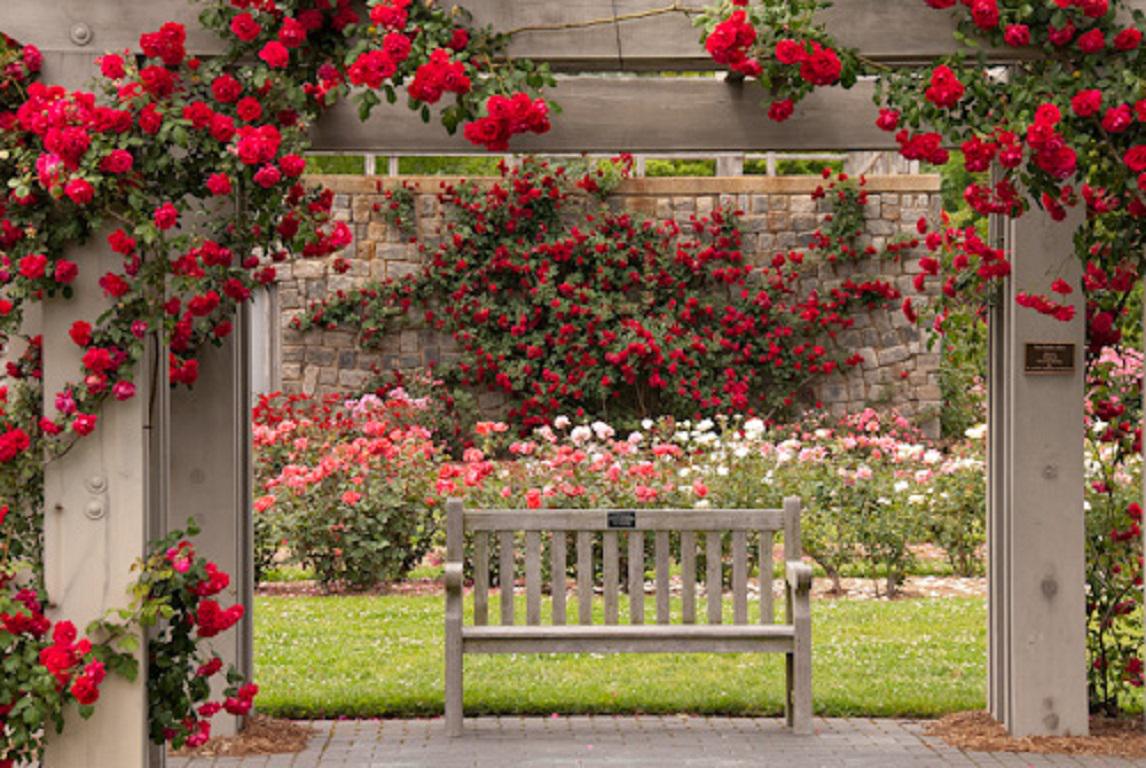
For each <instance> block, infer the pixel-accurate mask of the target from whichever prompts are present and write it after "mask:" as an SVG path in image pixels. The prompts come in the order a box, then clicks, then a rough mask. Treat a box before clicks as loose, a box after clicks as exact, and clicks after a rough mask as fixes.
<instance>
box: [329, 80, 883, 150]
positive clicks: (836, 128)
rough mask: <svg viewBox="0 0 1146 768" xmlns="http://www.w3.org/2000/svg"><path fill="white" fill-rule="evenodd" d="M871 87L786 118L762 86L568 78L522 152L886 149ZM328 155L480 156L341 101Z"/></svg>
mask: <svg viewBox="0 0 1146 768" xmlns="http://www.w3.org/2000/svg"><path fill="white" fill-rule="evenodd" d="M872 93H873V87H872V85H871V84H870V83H859V84H857V85H856V87H855V88H853V89H851V90H848V91H845V90H843V89H840V88H832V89H829V90H827V91H820V92H818V93H814V94H812V96H810V97H809V98H807V99H806V100H804V101H803V102H801V103H800V105H799V106H798V107H797V109H796V113H795V115H793V116H792V117H791V118H790V119H789V120H788V121H786V122H784V123H776V122H774V121H772V120H770V119H769V118H768V114H767V110H766V109H763V108H761V102H762V100H763V99H764V97H765V94H764V92H763V91H762V90H761V89H760V88H759V87H757V86H756V85H755V84H753V83H739V84H737V83H729V82H726V81H724V80H717V79H715V78H648V77H631V76H630V77H594V76H582V77H566V78H562V79H561V81H560V83H559V84H558V87H557V88H555V89H553V91H552V97H553V99H554V100H555V101H557V102H558V103H559V104H560V105H561V108H562V112H561V114H560V115H557V116H555V117H554V120H553V130H552V131H550V132H549V133H547V134H544V135H542V136H532V135H530V136H519V137H516V138H515V139H514V140H513V142H512V144H511V149H513V150H514V151H518V152H550V153H579V152H621V151H624V152H686V151H698V152H699V151H704V152H707V151H712V152H722V151H742V152H743V151H748V152H755V151H769V150H791V151H815V150H841V151H849V150H886V149H894V148H896V143H895V140H894V137H893V136H892V135H891V134H889V133H886V132H885V131H881V130H880V129H879V128H877V127H876V126H875V116H876V109H875V106H874V104H873V102H872ZM313 139H314V146H313V148H314V150H315V151H320V152H418V153H421V154H450V153H459V152H469V153H471V154H472V153H473V152H475V151H478V150H475V147H474V146H473V145H472V144H470V143H469V142H467V141H466V140H465V139H464V138H463V137H462V136H461V134H460V133H459V134H458V135H455V136H449V135H447V134H446V132H445V131H443V130H442V128H441V126H440V125H438V124H437V123H436V122H431V123H429V124H426V123H423V122H422V121H421V119H420V118H419V117H418V115H417V114H415V113H413V112H411V111H409V110H408V109H406V108H405V106H404V105H401V104H399V105H398V106H393V107H390V106H388V105H381V106H379V107H378V108H377V109H376V110H375V112H374V114H373V115H372V116H371V119H370V120H369V121H367V122H365V123H364V122H361V121H360V120H359V119H358V114H357V111H356V110H355V108H354V106H353V105H352V104H347V103H345V102H344V103H341V104H339V105H338V106H337V107H335V108H334V109H332V110H331V111H330V112H329V113H328V114H327V115H326V116H324V117H323V118H322V120H320V121H319V124H318V126H317V127H316V129H315V132H314V136H313Z"/></svg>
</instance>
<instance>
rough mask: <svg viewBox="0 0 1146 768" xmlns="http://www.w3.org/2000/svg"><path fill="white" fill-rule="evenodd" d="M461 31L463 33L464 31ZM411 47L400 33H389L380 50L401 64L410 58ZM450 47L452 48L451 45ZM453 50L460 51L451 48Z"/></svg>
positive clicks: (407, 39)
mask: <svg viewBox="0 0 1146 768" xmlns="http://www.w3.org/2000/svg"><path fill="white" fill-rule="evenodd" d="M461 31H463V32H464V31H465V30H461ZM411 47H413V43H411V42H410V38H408V37H406V36H405V35H403V34H402V33H401V32H391V33H390V34H388V35H386V37H385V38H383V40H382V50H383V51H385V53H386V55H387V56H389V57H390V58H391V59H392V60H393V61H398V62H401V61H405V60H406V59H408V58H409V57H410V48H411ZM450 47H451V48H453V46H452V45H451V46H450ZM464 47H465V46H464V45H463V46H462V48H464ZM453 50H461V49H460V48H453Z"/></svg>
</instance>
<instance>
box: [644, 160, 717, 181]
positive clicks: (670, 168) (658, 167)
mask: <svg viewBox="0 0 1146 768" xmlns="http://www.w3.org/2000/svg"><path fill="white" fill-rule="evenodd" d="M715 175H716V161H715V160H672V159H658V158H650V159H648V160H646V161H645V176H649V177H652V178H658V177H664V176H715Z"/></svg>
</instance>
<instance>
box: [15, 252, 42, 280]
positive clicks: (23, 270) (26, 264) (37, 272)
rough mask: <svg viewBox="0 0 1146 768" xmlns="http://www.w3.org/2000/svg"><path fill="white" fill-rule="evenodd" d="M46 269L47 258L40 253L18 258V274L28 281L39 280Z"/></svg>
mask: <svg viewBox="0 0 1146 768" xmlns="http://www.w3.org/2000/svg"><path fill="white" fill-rule="evenodd" d="M47 268H48V257H47V256H45V255H44V254H42V253H30V254H28V255H27V256H23V257H21V258H20V266H19V270H20V274H21V275H22V276H23V277H25V278H26V279H28V280H39V279H40V278H41V277H43V276H44V273H45V272H46V271H47Z"/></svg>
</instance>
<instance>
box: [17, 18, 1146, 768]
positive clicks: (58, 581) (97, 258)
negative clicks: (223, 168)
mask: <svg viewBox="0 0 1146 768" xmlns="http://www.w3.org/2000/svg"><path fill="white" fill-rule="evenodd" d="M1136 5H1137V6H1138V7H1141V8H1146V0H1136ZM467 7H468V8H469V10H471V11H472V12H473V14H474V18H475V21H476V23H478V24H479V25H484V24H490V25H492V26H493V27H494V28H495V29H497V30H500V31H510V30H518V29H522V28H527V29H529V30H530V31H522V32H520V33H519V34H517V35H515V37H514V43H513V45H512V53H513V54H514V55H520V56H527V57H530V58H533V59H535V60H543V61H548V62H550V63H551V64H552V65H553V67H554V69H556V70H557V71H559V72H560V73H562V74H561V78H560V86H559V88H558V89H557V90H556V91H555V93H554V94H553V95H554V97H555V99H556V100H557V101H558V102H559V103H560V104H561V106H562V107H563V110H564V111H563V113H562V114H561V115H560V116H558V117H557V119H556V120H555V126H554V129H553V131H552V132H551V133H549V134H547V135H545V136H542V137H528V138H524V139H522V140H521V141H520V142H519V143H516V144H515V145H514V147H513V148H514V149H515V150H517V151H523V152H553V153H576V152H582V151H593V152H610V151H631V152H642V151H644V152H666V151H768V150H884V149H894V148H895V145H894V143H893V142H892V141H891V137H890V136H889V135H888V134H887V133H884V132H882V131H880V130H878V129H877V128H876V127H875V126H874V124H873V118H874V109H873V108H872V106H871V96H872V86H871V84H870V83H865V82H860V83H859V84H858V85H857V86H856V87H855V88H853V89H851V90H849V91H843V90H840V89H832V90H831V91H830V92H826V93H817V94H815V95H814V96H812V97H811V98H809V99H807V100H806V101H805V102H803V103H802V104H801V105H800V106H799V108H798V109H797V112H796V115H795V116H794V117H793V118H792V119H791V120H789V121H788V122H786V123H784V124H777V123H773V122H771V121H770V120H769V119H768V117H767V115H766V111H765V110H764V109H762V108H761V107H760V105H759V102H760V99H761V94H760V92H759V91H758V90H757V89H755V88H754V87H751V84H746V83H738V82H733V81H727V80H721V79H716V78H714V77H703V78H698V77H687V78H685V77H671V76H660V77H652V76H649V75H650V74H651V73H663V72H666V71H675V72H685V71H688V72H695V71H698V70H704V69H709V68H710V67H711V62H710V61H709V60H708V58H707V57H706V56H705V54H704V51H703V49H702V48H701V47H700V46H699V45H698V43H697V39H698V33H697V31H696V30H694V29H693V28H692V27H691V24H690V22H689V20H688V18H687V16H686V14H685V13H684V11H685V10H686V9H685V8H684V7H683V6H682V5H681V4H679V3H674V4H673V5H672V6H671V8H672V11H669V10H668V9H658V7H657V4H656V1H655V0H564V1H563V2H545V3H540V2H538V3H515V2H510V0H470V2H468V3H467ZM661 11H664V12H661ZM196 12H197V10H196V9H195V8H194V7H193V6H190V5H188V3H187V2H186V0H150V2H138V1H137V0H85V2H78V1H76V0H53V1H52V2H47V3H45V2H43V0H4V3H3V6H2V7H0V29H2V30H4V31H5V32H6V33H8V34H9V35H12V36H13V37H15V38H17V39H19V40H21V41H25V42H31V43H35V44H36V45H38V46H40V47H41V49H42V50H43V51H44V54H45V65H44V79H45V81H47V82H55V83H60V84H63V85H66V86H70V87H81V86H83V85H84V83H85V82H86V81H87V80H88V79H89V78H90V77H91V75H92V73H93V63H94V60H95V58H96V57H97V56H99V55H101V54H102V53H104V52H106V51H108V50H115V49H123V48H132V49H134V48H135V46H136V45H137V40H138V36H139V33H140V32H143V31H146V30H151V29H155V28H157V27H158V26H159V25H160V24H162V23H163V22H165V21H168V20H176V21H181V22H183V23H185V24H186V25H187V27H188V30H189V33H190V34H189V40H188V49H189V50H191V51H193V52H195V53H199V54H210V53H211V52H212V51H214V50H217V46H218V43H217V41H215V40H214V39H213V38H212V37H210V36H209V35H208V34H206V33H204V32H203V31H201V30H200V29H199V27H198V23H197V21H196V19H195V14H196ZM825 17H826V18H827V21H828V23H829V25H830V30H831V32H832V33H833V34H834V35H835V36H836V37H837V38H838V39H839V40H840V41H841V43H843V44H845V45H850V46H853V47H855V48H857V49H859V50H860V51H861V52H862V53H863V55H864V56H866V57H867V58H869V59H871V60H875V61H879V62H882V63H886V64H891V65H896V64H909V63H916V62H922V61H926V60H929V59H932V58H933V57H935V56H937V55H941V54H944V53H948V52H950V51H951V46H952V45H953V44H954V43H953V42H952V36H951V34H950V29H945V26H944V25H945V24H949V23H950V22H949V21H947V20H946V17H945V16H943V15H941V14H937V13H935V12H934V11H932V10H930V9H928V8H927V7H926V6H925V5H924V4H923V3H921V2H918V1H917V0H913V1H910V2H907V1H904V0H899V1H897V2H887V0H838V1H837V3H836V7H835V8H834V9H832V10H831V11H829V12H826V13H825ZM999 63H1000V64H1001V65H1005V64H1006V61H1005V59H1000V60H999ZM467 146H468V145H466V144H465V143H464V140H463V139H462V138H460V137H449V136H447V135H446V134H445V132H444V131H442V130H441V128H439V127H438V126H436V125H429V126H427V125H425V124H423V123H422V122H421V121H420V120H419V119H418V117H417V115H415V114H413V113H409V112H407V111H406V110H404V109H402V108H385V107H383V108H380V109H379V110H377V111H376V112H375V115H374V117H373V118H372V119H371V120H370V121H368V122H365V123H362V122H360V121H359V120H358V118H357V116H356V115H355V114H354V110H353V108H352V107H351V106H350V105H342V106H340V107H338V108H335V109H333V110H332V111H331V112H330V113H329V114H328V115H326V116H325V118H324V119H323V120H322V122H321V123H320V125H319V126H318V127H317V129H316V130H315V132H314V148H315V149H316V150H320V151H365V152H377V153H386V152H401V151H413V150H417V151H419V152H422V153H442V154H446V153H450V152H459V151H463V150H465V149H466V148H467ZM1077 223H1078V222H1077V219H1073V220H1070V219H1068V221H1067V222H1065V223H1060V224H1055V223H1053V222H1052V221H1051V220H1050V218H1049V217H1047V216H1046V215H1044V214H1043V213H1041V212H1040V211H1037V210H1035V211H1032V212H1030V213H1029V214H1028V215H1026V216H1023V217H1022V218H1021V219H1018V220H1016V221H1012V222H1008V223H1006V225H1005V226H1004V225H1003V224H1002V223H1001V222H996V226H995V227H994V232H993V236H994V238H996V243H999V244H1003V245H1005V246H1006V247H1007V248H1008V249H1009V250H1010V252H1011V254H1012V260H1013V268H1014V272H1013V276H1012V278H1011V279H1010V282H1009V287H1008V291H1009V294H1010V295H1009V296H1007V297H1004V298H1003V300H1002V301H1001V302H999V304H998V306H996V307H995V308H994V309H993V311H992V316H991V349H990V361H991V376H990V401H989V402H990V446H989V494H988V496H989V529H988V530H989V533H988V541H989V576H990V590H989V604H990V620H989V621H990V627H989V629H990V634H989V638H990V640H989V660H988V664H989V683H988V685H989V705H990V710H991V712H992V714H994V715H995V716H996V717H997V718H999V719H1000V720H1001V721H1002V722H1003V723H1005V724H1006V726H1007V727H1008V728H1009V729H1010V731H1011V732H1012V733H1014V734H1016V735H1032V734H1084V733H1086V731H1087V727H1088V713H1087V691H1086V666H1085V659H1086V654H1085V629H1086V628H1085V624H1084V621H1085V618H1084V617H1085V612H1084V581H1085V580H1084V526H1083V522H1084V521H1083V482H1084V476H1083V413H1082V409H1083V388H1084V381H1083V366H1082V359H1081V355H1082V348H1083V342H1084V338H1083V337H1084V321H1083V320H1082V318H1083V317H1084V316H1085V312H1083V311H1081V310H1082V309H1083V307H1082V299H1081V297H1080V296H1079V295H1078V294H1075V296H1074V297H1073V300H1074V302H1075V304H1076V308H1077V309H1078V310H1080V311H1078V312H1077V313H1076V319H1075V320H1073V321H1072V322H1069V323H1062V322H1058V321H1056V320H1053V319H1050V318H1047V317H1044V316H1041V315H1038V314H1036V313H1034V312H1030V311H1027V310H1022V309H1018V308H1017V307H1016V304H1015V302H1014V294H1015V293H1016V292H1018V291H1023V290H1026V291H1032V292H1037V291H1041V290H1042V289H1043V288H1044V287H1045V286H1046V285H1047V284H1048V283H1049V282H1050V280H1051V279H1053V278H1054V277H1059V276H1061V277H1065V278H1066V279H1068V280H1077V278H1078V265H1077V260H1076V259H1075V258H1074V255H1073V245H1072V240H1071V237H1070V236H1069V235H1070V233H1071V232H1072V230H1073V227H1074V225H1076V224H1077ZM73 258H74V259H75V260H76V261H77V262H81V263H86V264H103V265H106V266H107V267H109V268H110V267H112V266H114V264H115V262H116V261H117V258H118V257H116V256H115V255H114V254H112V253H110V252H109V251H108V250H107V247H106V246H105V245H104V244H103V242H102V239H101V240H95V241H93V242H92V244H90V245H88V246H85V247H84V252H83V253H80V254H77V255H76V256H75V257H73ZM103 271H104V270H103V269H99V268H95V269H84V270H82V271H81V274H82V275H83V277H81V279H80V284H78V285H77V286H76V292H75V298H74V299H72V300H71V301H70V302H68V306H67V308H66V309H65V308H64V307H63V306H62V305H61V302H58V301H49V302H46V303H44V304H43V306H42V314H41V315H40V316H39V317H29V319H28V323H29V325H30V328H29V330H32V331H34V332H40V333H42V334H43V338H44V375H45V388H44V391H45V392H46V393H50V392H54V391H55V390H56V389H57V388H58V387H57V386H55V385H57V384H60V383H62V382H65V381H67V380H68V379H69V377H72V376H73V375H74V373H75V371H76V370H77V369H78V368H79V364H80V361H79V354H80V353H79V350H78V349H77V348H76V347H75V346H74V345H71V344H68V343H67V333H66V331H67V327H68V324H70V323H71V321H72V320H73V319H75V318H76V317H84V318H87V319H94V318H95V317H96V316H97V315H98V314H99V313H100V312H101V311H102V309H103V308H104V307H105V306H106V299H104V298H103V296H102V293H101V291H100V290H99V288H98V286H97V285H96V283H95V276H96V275H99V274H101V273H102V272H103ZM239 321H240V322H239V323H238V327H239V328H240V329H241V332H240V333H236V334H234V335H233V336H232V337H231V338H230V339H228V340H227V342H226V343H225V344H224V345H223V346H222V347H221V348H219V349H217V350H211V351H210V352H209V353H208V357H207V358H206V359H205V360H204V362H203V365H202V377H201V379H200V381H199V382H198V383H197V385H196V386H195V388H194V390H193V391H191V392H185V391H173V390H170V388H169V387H168V386H167V385H166V382H165V380H164V378H165V375H166V368H167V366H166V365H165V364H162V361H163V360H164V359H165V357H164V353H163V350H160V349H152V350H151V352H150V355H149V358H148V359H147V360H145V362H144V364H143V365H144V366H145V367H146V368H147V375H141V376H138V377H136V381H138V382H140V385H141V386H140V394H141V396H140V397H137V398H135V399H133V400H131V401H128V402H125V403H113V404H109V405H108V406H107V408H106V410H105V411H104V416H103V422H102V426H101V429H100V430H99V431H98V437H93V438H91V439H89V440H85V441H82V442H81V443H79V444H78V445H77V446H76V448H75V449H74V450H72V451H71V452H70V453H68V454H67V455H66V456H64V457H63V458H61V459H59V460H58V461H55V462H53V463H51V464H50V465H49V466H48V468H47V475H46V490H45V496H46V498H45V510H46V520H45V527H46V531H45V536H46V557H45V562H46V574H47V576H46V578H47V588H48V593H49V597H50V600H51V604H52V607H53V609H54V610H55V611H58V612H59V614H60V615H66V616H67V617H69V618H71V619H73V620H75V621H76V623H77V624H79V625H82V623H83V622H86V621H87V620H90V619H93V618H95V617H97V616H98V615H99V614H100V613H102V612H103V611H104V610H105V609H108V608H112V607H115V606H117V605H119V604H120V603H122V601H123V599H124V590H125V588H126V586H127V584H128V583H129V572H128V566H129V565H130V563H131V562H132V561H133V560H134V559H135V558H137V557H139V556H140V555H141V554H142V553H143V552H144V548H145V545H146V543H147V541H148V540H149V539H150V538H152V537H154V536H155V535H157V534H159V533H161V532H163V531H164V530H166V529H167V528H168V527H169V526H170V527H174V526H181V525H182V524H183V523H184V522H185V521H186V520H187V518H188V517H190V516H194V517H195V518H196V519H197V520H198V521H199V522H200V524H201V526H202V528H203V530H204V533H203V535H202V539H201V542H200V545H199V546H200V549H201V550H202V551H203V552H204V554H206V555H207V556H209V557H211V558H212V559H214V560H216V561H217V562H219V564H220V566H221V567H223V568H225V569H226V570H229V571H230V572H231V573H233V574H237V575H238V578H236V581H235V584H234V585H233V588H235V589H237V595H236V597H237V599H238V600H240V601H242V602H244V603H246V604H248V605H249V604H250V603H251V597H252V587H253V585H252V578H251V573H252V570H251V551H250V547H251V539H252V533H251V511H250V449H249V436H250V435H249V430H250V427H249V423H250V418H249V416H250V414H249V407H248V406H249V403H248V391H249V387H248V376H249V357H250V356H249V350H248V347H249V344H250V341H249V339H250V324H249V322H247V321H246V319H245V318H239ZM1044 343H1057V344H1063V343H1065V344H1071V345H1073V354H1074V365H1073V369H1072V370H1070V371H1067V372H1063V373H1060V374H1058V375H1050V376H1034V375H1030V374H1028V373H1026V372H1025V371H1024V356H1025V353H1026V350H1027V346H1028V345H1030V344H1044ZM157 363H158V364H157ZM152 370H154V372H155V375H152V374H151V371H152ZM93 566H95V567H94V568H93ZM93 574H95V575H94V576H93ZM227 642H228V643H229V646H228V647H226V648H225V649H220V650H222V651H223V652H224V655H225V656H226V657H229V659H228V660H234V661H236V662H237V663H238V665H239V666H240V668H246V670H247V671H248V672H249V671H250V667H251V660H252V648H251V645H252V641H251V620H250V618H249V615H248V618H247V619H246V620H245V621H244V622H243V623H242V628H241V631H240V632H238V633H235V639H234V640H228V641H227ZM146 719H147V701H146V693H145V690H144V686H143V685H141V684H139V683H136V684H128V683H126V682H124V681H122V680H116V681H111V680H109V681H108V683H107V684H106V686H105V690H104V692H103V696H102V701H101V705H100V707H99V708H98V710H97V713H96V715H95V716H94V717H93V718H92V719H91V720H89V721H85V722H81V721H79V720H78V719H73V720H70V721H69V726H68V730H67V732H66V733H65V735H64V736H63V737H62V738H59V739H56V740H55V741H54V742H53V743H52V744H51V745H50V748H49V752H48V757H47V763H46V764H47V765H48V766H50V768H70V767H71V766H76V767H78V766H86V765H90V764H91V759H92V757H91V756H93V755H98V756H99V761H100V764H101V765H108V766H112V765H114V766H117V767H122V768H132V767H133V766H143V765H161V764H162V762H163V756H162V751H161V750H153V749H151V748H149V746H148V743H147V738H146V729H145V723H146ZM231 725H232V727H233V726H235V725H237V723H232V724H231Z"/></svg>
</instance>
